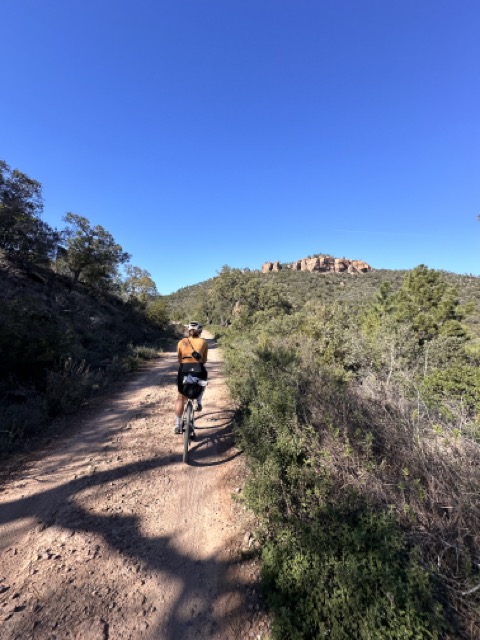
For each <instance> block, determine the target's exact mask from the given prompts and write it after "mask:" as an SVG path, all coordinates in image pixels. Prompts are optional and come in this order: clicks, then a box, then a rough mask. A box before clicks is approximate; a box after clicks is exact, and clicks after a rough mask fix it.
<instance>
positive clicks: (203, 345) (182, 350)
mask: <svg viewBox="0 0 480 640" xmlns="http://www.w3.org/2000/svg"><path fill="white" fill-rule="evenodd" d="M190 343H191V344H190ZM192 351H198V353H201V354H202V359H201V360H196V359H195V358H194V357H193V356H192ZM177 353H178V361H179V362H180V364H182V363H183V362H185V363H188V362H203V364H205V362H206V361H207V356H208V342H207V341H206V340H205V339H204V338H183V340H180V342H179V343H178V347H177Z"/></svg>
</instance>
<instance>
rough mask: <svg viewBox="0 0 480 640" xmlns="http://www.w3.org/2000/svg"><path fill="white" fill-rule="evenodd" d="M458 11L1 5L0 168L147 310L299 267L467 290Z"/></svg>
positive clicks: (466, 135)
mask: <svg viewBox="0 0 480 640" xmlns="http://www.w3.org/2000/svg"><path fill="white" fill-rule="evenodd" d="M479 29H480V3H479V2H478V0H450V1H447V0H435V1H433V0H420V1H419V0H241V1H240V0H204V1H203V2H200V1H199V0H183V1H182V2H178V1H173V0H171V1H163V0H155V1H154V0H137V1H136V2H127V1H126V0H95V2H93V1H92V0H81V1H80V0H68V2H66V1H65V0H45V1H44V2H39V1H38V0H3V2H2V38H1V40H0V53H1V59H2V62H3V68H2V99H1V100H0V158H2V159H4V160H6V162H7V163H8V164H9V165H10V166H11V167H15V168H18V169H20V170H21V171H24V172H25V173H27V174H28V175H30V176H31V177H32V178H35V179H37V180H39V181H40V182H41V183H42V184H43V193H44V198H45V212H44V218H45V219H46V220H47V221H48V222H49V223H50V224H52V225H53V226H56V227H62V226H63V223H62V216H63V215H64V214H65V212H67V211H73V212H74V213H77V214H80V215H83V216H86V217H87V218H89V219H90V221H91V222H92V223H93V224H101V225H103V226H104V227H105V228H106V229H108V230H109V231H110V232H111V233H112V234H113V236H114V237H115V239H116V240H117V241H118V242H120V243H121V244H122V246H123V248H124V249H125V250H126V251H128V252H129V253H131V254H132V263H133V264H136V265H138V266H140V267H142V268H144V269H147V270H148V271H150V273H151V274H152V276H153V278H154V280H155V281H156V283H157V286H158V289H159V291H160V292H161V293H169V292H171V291H174V290H176V289H178V288H179V287H182V286H186V285H189V284H193V283H195V282H199V281H201V280H205V279H207V278H209V277H212V276H214V275H215V273H216V271H217V270H220V268H221V267H222V265H224V264H229V265H231V266H235V267H250V268H259V267H260V265H261V264H262V262H264V261H266V260H281V261H285V262H286V261H291V260H294V259H297V258H301V257H304V256H306V255H308V254H312V253H320V252H325V253H330V254H333V255H335V256H339V257H342V256H344V257H347V258H354V259H363V260H366V261H367V262H369V263H370V264H371V265H372V266H374V267H377V268H391V269H396V268H412V267H414V266H416V265H417V264H419V263H425V264H427V265H428V266H430V267H432V268H437V269H446V270H449V271H455V272H458V273H474V274H480V251H479V248H480V246H479V245H480V222H478V221H477V219H476V218H477V215H478V213H479V212H480V116H479V114H480V73H479V64H478V63H479V56H478V33H479Z"/></svg>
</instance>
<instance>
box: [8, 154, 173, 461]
mask: <svg viewBox="0 0 480 640" xmlns="http://www.w3.org/2000/svg"><path fill="white" fill-rule="evenodd" d="M42 211H43V200H42V189H41V185H40V184H39V183H38V182H37V181H35V180H32V179H31V178H29V177H28V176H26V175H25V174H23V173H21V172H20V171H18V170H12V169H10V167H9V166H8V165H7V164H6V163H5V162H3V161H0V451H9V450H11V449H12V448H13V447H15V446H16V444H18V443H19V442H20V441H22V440H23V439H25V438H26V437H30V436H32V435H34V434H37V433H39V431H41V430H42V428H43V427H44V426H45V425H46V424H47V423H48V421H49V420H50V419H51V418H52V417H53V416H56V415H58V414H62V413H70V412H72V411H74V410H75V409H76V408H78V407H79V406H80V405H81V403H82V402H83V401H84V400H85V398H86V397H87V396H88V395H89V394H90V393H91V392H92V391H94V390H96V389H99V388H100V387H102V386H103V385H105V384H106V383H107V382H108V381H109V380H112V379H113V378H115V377H117V376H118V375H119V374H121V373H122V372H124V371H126V370H128V369H131V368H132V367H135V366H136V365H137V363H138V360H139V358H146V357H151V356H152V355H154V354H156V353H157V350H158V348H159V342H160V341H161V340H162V337H163V336H164V334H165V329H166V327H167V325H168V316H167V313H166V306H165V302H164V301H163V299H162V298H161V297H160V296H159V295H158V293H157V291H156V288H155V284H154V282H153V280H152V279H151V277H150V274H149V273H148V272H147V271H145V270H143V269H141V268H140V267H137V266H134V265H130V264H128V260H129V256H128V254H127V253H126V252H125V251H123V249H122V247H121V246H120V245H119V244H118V243H116V242H115V240H114V238H113V237H112V235H111V234H110V233H109V232H108V231H107V230H106V229H104V228H103V227H101V226H100V225H96V226H92V225H91V224H90V222H89V221H88V220H87V218H84V217H82V216H78V215H76V214H72V213H69V214H67V215H66V216H65V222H66V227H65V229H63V230H62V231H57V230H53V229H52V228H50V226H49V225H48V224H47V223H46V222H45V221H43V220H42V218H41V215H42ZM122 265H126V266H125V270H124V273H123V274H122V271H121V267H122Z"/></svg>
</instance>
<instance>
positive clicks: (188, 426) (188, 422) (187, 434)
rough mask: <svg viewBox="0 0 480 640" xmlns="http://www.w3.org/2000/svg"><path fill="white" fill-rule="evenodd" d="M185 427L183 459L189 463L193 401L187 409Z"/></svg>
mask: <svg viewBox="0 0 480 640" xmlns="http://www.w3.org/2000/svg"><path fill="white" fill-rule="evenodd" d="M183 428H184V431H183V461H184V462H185V463H186V464H187V463H188V447H189V444H190V434H191V430H192V429H193V404H192V403H191V401H189V402H188V404H187V408H186V409H185V422H184V426H183Z"/></svg>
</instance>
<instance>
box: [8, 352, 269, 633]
mask: <svg viewBox="0 0 480 640" xmlns="http://www.w3.org/2000/svg"><path fill="white" fill-rule="evenodd" d="M210 342H211V346H210V363H209V372H210V378H209V386H208V388H207V392H206V394H205V400H204V412H203V413H202V414H199V416H198V418H197V421H196V431H197V439H196V441H195V442H194V443H193V446H192V448H191V451H190V461H189V462H190V463H189V465H185V464H183V462H182V446H183V442H182V437H181V436H175V435H174V434H173V412H172V407H173V404H174V400H175V396H176V388H175V374H176V369H177V362H176V354H175V353H174V352H172V353H166V354H164V355H163V356H162V357H161V358H160V359H159V360H158V361H156V362H155V364H153V365H151V366H149V367H147V368H146V369H145V370H143V371H140V372H138V373H137V374H135V375H134V376H132V377H131V378H130V379H129V380H128V381H127V382H126V383H124V384H123V388H120V389H118V390H117V391H116V392H115V394H114V395H113V396H111V397H109V398H108V399H107V398H103V399H97V400H95V401H93V402H91V403H90V405H89V406H87V407H86V408H85V409H84V410H83V411H82V412H81V413H80V414H78V415H77V416H76V417H75V419H74V420H71V421H70V423H69V424H68V427H67V428H66V429H63V430H62V431H60V430H58V434H57V435H56V436H55V437H54V438H53V439H52V442H51V443H50V445H49V446H48V447H46V449H44V450H43V452H42V454H41V455H40V454H36V455H35V456H31V457H30V458H28V459H26V460H25V459H24V460H23V462H22V464H21V466H20V468H19V467H18V464H19V462H18V460H17V461H16V462H15V464H13V465H12V464H11V465H10V467H9V468H5V467H4V469H3V470H2V477H3V483H2V487H1V492H0V553H1V556H0V638H1V640H7V639H8V640H13V639H19V640H20V639H22V640H25V639H27V638H32V639H35V640H47V639H50V640H61V639H64V638H65V639H67V638H68V639H70V638H71V639H74V638H75V639H78V640H105V639H111V640H117V639H119V640H123V639H137V638H142V639H143V638H145V639H152V640H153V639H160V640H163V639H165V640H177V639H178V640H180V639H181V640H189V639H193V638H212V639H222V640H227V639H234V640H236V639H243V638H256V639H259V638H261V639H266V638H268V637H269V623H268V619H267V616H266V614H265V613H264V611H263V609H262V603H261V599H260V596H259V592H258V574H259V567H258V562H257V560H256V559H255V554H251V552H252V550H253V549H254V547H255V544H254V540H253V538H252V536H251V534H250V533H249V531H250V530H251V528H252V523H251V516H250V515H249V514H248V512H247V511H245V509H244V508H243V507H242V505H241V501H238V500H235V499H234V498H235V497H238V496H241V492H242V484H243V479H244V474H245V470H244V462H243V458H242V456H241V454H240V452H239V451H238V450H237V449H236V448H235V444H234V440H233V436H232V417H233V410H232V407H231V405H230V404H229V398H228V394H227V391H226V388H225V383H224V379H223V376H222V362H221V354H220V352H219V350H218V349H217V348H216V345H215V344H214V343H213V342H212V341H210Z"/></svg>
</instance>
